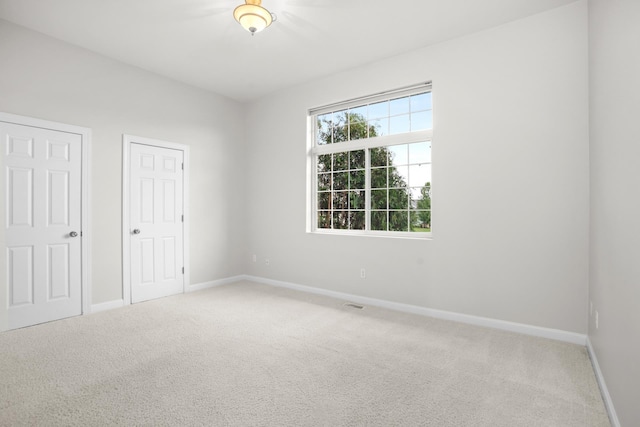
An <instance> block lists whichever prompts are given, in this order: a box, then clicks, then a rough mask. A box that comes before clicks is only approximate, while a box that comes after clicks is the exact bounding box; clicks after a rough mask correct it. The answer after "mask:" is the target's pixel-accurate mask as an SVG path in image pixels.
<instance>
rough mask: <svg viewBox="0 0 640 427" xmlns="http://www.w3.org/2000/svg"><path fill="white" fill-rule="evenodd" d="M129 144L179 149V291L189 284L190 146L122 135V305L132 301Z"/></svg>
mask: <svg viewBox="0 0 640 427" xmlns="http://www.w3.org/2000/svg"><path fill="white" fill-rule="evenodd" d="M131 144H142V145H150V146H153V147H159V148H170V149H172V150H178V151H182V153H183V163H184V172H183V176H182V204H183V206H182V209H183V212H184V222H183V223H182V233H183V236H182V257H183V260H182V261H183V264H182V265H184V276H183V283H182V293H185V292H186V290H187V289H188V288H189V284H190V283H191V282H190V275H189V216H190V215H189V146H188V145H185V144H179V143H176V142H169V141H162V140H160V139H154V138H145V137H142V136H135V135H128V134H123V135H122V300H123V302H124V305H129V304H131V233H130V232H129V230H130V229H131V224H130V220H129V213H130V212H129V197H130V192H129V185H130V182H131V181H130V178H131V177H130V172H129V168H130V166H131V159H130V156H129V152H130V148H131Z"/></svg>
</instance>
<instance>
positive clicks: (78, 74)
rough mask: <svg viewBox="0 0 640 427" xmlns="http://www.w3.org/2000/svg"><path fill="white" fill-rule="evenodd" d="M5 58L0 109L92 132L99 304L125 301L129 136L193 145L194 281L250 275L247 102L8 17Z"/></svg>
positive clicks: (0, 50)
mask: <svg viewBox="0 0 640 427" xmlns="http://www.w3.org/2000/svg"><path fill="white" fill-rule="evenodd" d="M0 57H1V58H2V66H1V67H0V111H3V112H6V113H13V114H19V115H24V116H31V117H37V118H42V119H46V120H51V121H58V122H62V123H69V124H74V125H78V126H84V127H88V128H91V129H92V131H93V141H92V148H93V156H92V157H93V158H92V163H91V166H92V174H93V179H92V182H91V197H92V207H91V208H92V213H93V215H92V218H91V220H92V230H91V231H90V232H91V233H92V235H93V247H92V252H93V265H92V270H93V276H92V280H93V288H92V293H93V303H101V302H106V301H112V300H116V299H120V298H122V265H121V264H122V263H121V256H122V255H121V199H122V189H121V187H122V146H121V144H122V134H123V133H127V134H132V135H138V136H145V137H150V138H157V139H162V140H168V141H173V142H178V143H183V144H187V145H189V146H190V150H191V171H190V180H191V204H190V211H191V233H190V239H191V248H190V249H191V264H190V265H189V266H187V268H190V269H191V282H192V283H201V282H206V281H210V280H215V279H220V278H225V277H229V276H233V275H237V274H240V273H241V272H242V271H241V269H242V264H241V262H240V255H239V254H240V249H241V248H242V235H243V234H242V230H243V228H242V227H243V224H242V223H241V221H240V219H239V218H238V215H237V211H238V210H239V209H242V203H243V197H242V188H243V186H244V181H243V173H242V170H241V169H240V168H239V165H240V164H241V163H240V162H241V160H242V157H241V156H242V152H243V151H244V148H243V145H244V130H243V128H242V120H241V117H242V115H241V109H242V106H241V105H240V104H238V103H236V102H235V101H231V100H228V99H226V98H223V97H221V96H217V95H213V94H209V93H205V92H203V91H201V90H199V89H195V88H192V87H190V86H186V85H184V84H181V83H178V82H175V81H172V80H169V79H165V78H163V77H159V76H157V75H154V74H151V73H148V72H145V71H143V70H141V69H138V68H134V67H130V66H127V65H124V64H122V63H119V62H117V61H113V60H110V59H107V58H104V57H102V56H99V55H96V54H94V53H91V52H89V51H86V50H84V49H80V48H77V47H74V46H71V45H69V44H66V43H62V42H59V41H57V40H54V39H52V38H49V37H46V36H44V35H41V34H39V33H35V32H32V31H30V30H26V29H24V28H22V27H19V26H16V25H14V24H11V23H8V22H6V21H2V20H0ZM2 188H4V185H2ZM2 200H3V203H4V196H3V197H2ZM2 211H3V212H4V209H3V210H2ZM85 231H86V230H85ZM2 268H4V264H3V265H2ZM0 277H4V274H3V275H2V276H0ZM5 286H6V285H5V284H4V281H3V282H2V285H0V294H1V295H3V298H4V295H5V294H6V290H5V289H6V288H5ZM2 307H5V305H4V304H2Z"/></svg>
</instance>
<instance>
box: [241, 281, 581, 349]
mask: <svg viewBox="0 0 640 427" xmlns="http://www.w3.org/2000/svg"><path fill="white" fill-rule="evenodd" d="M238 277H239V278H240V279H244V280H250V281H253V282H258V283H263V284H265V285H271V286H277V287H281V288H288V289H293V290H296V291H302V292H308V293H312V294H318V295H324V296H328V297H332V298H337V299H341V300H347V301H351V302H355V303H358V304H364V305H372V306H376V307H381V308H387V309H390V310H396V311H402V312H405V313H413V314H419V315H422V316H428V317H434V318H436V319H443V320H451V321H454V322H460V323H467V324H470V325H476V326H484V327H487V328H493V329H500V330H503V331H510V332H517V333H520V334H524V335H531V336H535V337H541V338H549V339H552V340H556V341H564V342H568V343H572V344H578V345H583V346H584V345H586V343H587V336H586V335H583V334H578V333H575V332H568V331H562V330H559V329H550V328H542V327H540V326H532V325H525V324H522V323H514V322H507V321H504V320H497V319H490V318H487V317H479V316H471V315H468V314H461V313H455V312H451V311H444V310H436V309H432V308H426V307H419V306H416V305H410V304H403V303H398V302H392V301H385V300H380V299H375V298H368V297H362V296H358V295H352V294H346V293H343V292H336V291H330V290H327V289H321V288H314V287H311V286H304V285H298V284H295V283H289V282H282V281H279V280H272V279H266V278H263V277H257V276H250V275H245V276H238Z"/></svg>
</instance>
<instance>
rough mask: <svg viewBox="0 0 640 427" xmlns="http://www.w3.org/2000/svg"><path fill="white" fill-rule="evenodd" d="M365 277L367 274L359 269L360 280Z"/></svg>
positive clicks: (362, 269)
mask: <svg viewBox="0 0 640 427" xmlns="http://www.w3.org/2000/svg"><path fill="white" fill-rule="evenodd" d="M365 277H367V272H366V271H365V269H364V268H361V269H360V278H361V279H364V278H365Z"/></svg>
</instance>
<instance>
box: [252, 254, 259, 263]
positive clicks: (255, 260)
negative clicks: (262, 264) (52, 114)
mask: <svg viewBox="0 0 640 427" xmlns="http://www.w3.org/2000/svg"><path fill="white" fill-rule="evenodd" d="M251 259H252V260H253V262H258V257H257V256H256V254H253V257H252V258H251Z"/></svg>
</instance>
